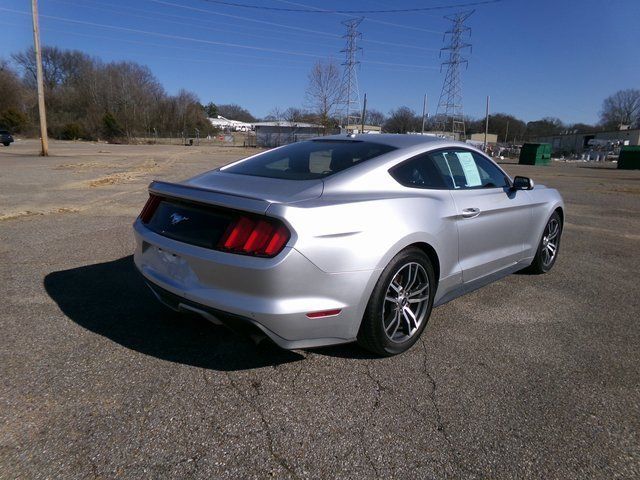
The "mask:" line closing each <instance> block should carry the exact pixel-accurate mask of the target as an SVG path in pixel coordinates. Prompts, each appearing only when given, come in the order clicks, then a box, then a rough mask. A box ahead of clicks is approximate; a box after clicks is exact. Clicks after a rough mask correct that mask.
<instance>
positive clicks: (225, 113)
mask: <svg viewBox="0 0 640 480" xmlns="http://www.w3.org/2000/svg"><path fill="white" fill-rule="evenodd" d="M218 115H220V116H222V117H225V118H228V119H230V120H239V121H240V122H255V121H256V119H255V117H254V116H253V115H251V112H249V110H247V109H246V108H242V107H241V106H240V105H236V104H235V103H230V104H225V105H218Z"/></svg>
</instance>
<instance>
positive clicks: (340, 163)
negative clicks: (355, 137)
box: [329, 148, 353, 172]
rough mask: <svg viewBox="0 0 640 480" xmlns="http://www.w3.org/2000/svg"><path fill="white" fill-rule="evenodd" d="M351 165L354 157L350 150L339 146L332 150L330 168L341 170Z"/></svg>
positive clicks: (334, 170)
mask: <svg viewBox="0 0 640 480" xmlns="http://www.w3.org/2000/svg"><path fill="white" fill-rule="evenodd" d="M351 165H353V157H352V156H351V153H350V152H348V151H346V150H341V149H339V148H336V149H334V150H333V151H332V152H331V163H330V164H329V168H330V169H331V171H332V172H339V171H340V170H344V169H345V168H349V167H350V166H351Z"/></svg>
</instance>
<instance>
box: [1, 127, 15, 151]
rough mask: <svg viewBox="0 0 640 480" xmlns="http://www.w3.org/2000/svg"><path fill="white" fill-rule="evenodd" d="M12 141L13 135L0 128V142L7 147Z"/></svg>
mask: <svg viewBox="0 0 640 480" xmlns="http://www.w3.org/2000/svg"><path fill="white" fill-rule="evenodd" d="M11 142H13V137H12V136H11V134H10V133H9V132H8V131H7V130H0V143H2V144H3V145H4V146H5V147H8V146H9V145H11Z"/></svg>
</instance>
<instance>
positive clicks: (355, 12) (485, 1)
mask: <svg viewBox="0 0 640 480" xmlns="http://www.w3.org/2000/svg"><path fill="white" fill-rule="evenodd" d="M202 1H203V2H208V3H217V4H219V5H226V6H228V7H241V8H251V9H254V10H271V11H275V12H295V13H346V14H350V15H364V14H371V13H411V12H427V11H430V10H445V9H448V8H461V7H472V6H479V5H488V4H491V3H498V2H500V1H502V0H481V1H476V2H468V3H456V4H451V5H434V6H431V7H415V8H394V9H388V10H323V9H314V10H309V9H301V8H282V7H269V6H265V5H252V4H247V3H237V2H229V1H226V0H202Z"/></svg>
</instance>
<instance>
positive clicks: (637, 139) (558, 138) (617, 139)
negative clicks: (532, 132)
mask: <svg viewBox="0 0 640 480" xmlns="http://www.w3.org/2000/svg"><path fill="white" fill-rule="evenodd" d="M532 141H533V142H536V143H550V144H551V148H552V150H553V152H554V153H583V152H585V151H588V150H594V149H605V150H606V149H614V148H616V147H619V146H623V145H636V146H637V145H640V128H636V129H627V130H609V131H606V132H591V133H565V134H561V135H549V136H544V137H537V138H535V139H533V140H532Z"/></svg>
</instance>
